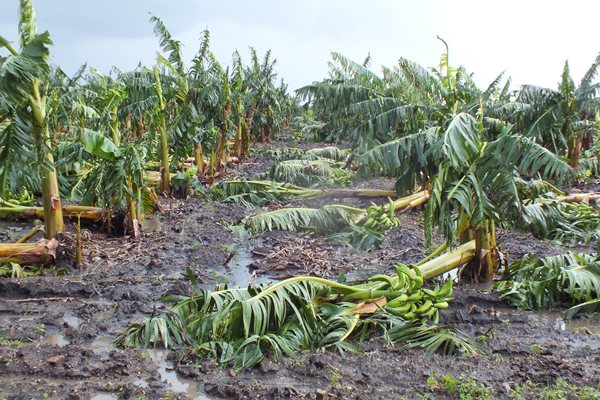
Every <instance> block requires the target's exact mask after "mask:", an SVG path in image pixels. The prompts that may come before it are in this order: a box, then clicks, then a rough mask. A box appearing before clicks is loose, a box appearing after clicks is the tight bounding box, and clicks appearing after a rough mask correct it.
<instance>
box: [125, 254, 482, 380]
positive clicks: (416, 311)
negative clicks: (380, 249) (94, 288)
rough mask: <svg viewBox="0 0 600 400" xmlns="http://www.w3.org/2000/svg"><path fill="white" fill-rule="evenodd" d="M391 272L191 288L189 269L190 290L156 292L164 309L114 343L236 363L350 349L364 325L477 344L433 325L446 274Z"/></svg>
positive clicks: (450, 344) (419, 339) (238, 366)
mask: <svg viewBox="0 0 600 400" xmlns="http://www.w3.org/2000/svg"><path fill="white" fill-rule="evenodd" d="M440 268H442V270H443V269H444V268H447V265H441V266H440ZM395 272H396V273H395V274H393V275H376V276H373V277H372V278H370V279H369V280H367V281H366V282H365V283H359V284H344V283H340V282H336V281H331V280H327V279H323V278H317V277H306V276H301V277H294V278H290V279H288V280H285V281H282V282H279V283H276V284H270V283H269V284H263V285H258V286H248V287H247V288H227V287H226V286H223V287H217V288H216V290H214V291H207V290H202V289H200V288H198V287H197V285H196V284H195V281H194V280H193V274H191V273H190V276H191V278H192V282H193V284H194V287H195V291H196V293H195V295H194V296H191V297H181V296H172V297H169V298H165V299H163V300H165V301H167V300H170V301H176V303H175V305H173V306H172V307H171V308H170V309H169V311H168V312H167V313H165V314H162V315H153V316H151V317H149V318H146V320H145V321H143V322H141V323H136V324H133V325H131V326H130V327H129V328H128V329H127V330H126V331H125V332H123V333H122V334H120V335H119V337H118V338H117V343H118V344H120V345H123V346H145V347H148V346H164V347H165V348H178V347H180V348H184V349H186V350H187V351H189V353H191V354H193V355H195V356H198V357H200V358H205V357H212V358H214V359H216V360H217V361H218V362H220V363H221V364H223V365H232V366H233V368H234V369H235V370H237V371H241V370H244V369H247V368H250V367H252V366H254V365H256V364H257V363H259V362H260V361H261V360H262V359H263V357H264V356H265V354H266V353H270V354H272V355H273V357H274V358H275V359H276V360H277V359H280V358H281V356H282V355H283V354H287V355H288V356H290V357H295V356H296V354H297V353H298V352H301V351H304V350H308V349H331V348H334V349H339V350H341V351H344V350H357V348H356V346H355V345H354V344H352V343H351V342H350V339H352V338H354V337H361V338H364V337H365V336H366V335H367V334H369V333H371V334H373V333H377V334H383V337H384V338H385V339H386V340H387V341H391V342H399V343H400V345H401V346H405V347H424V348H427V349H428V351H436V350H443V351H444V352H446V353H448V354H452V353H454V351H455V350H456V349H460V350H461V351H463V352H466V353H474V352H476V351H477V347H476V346H474V345H473V344H471V342H470V341H469V340H468V338H467V337H466V336H465V335H463V334H460V333H457V332H455V331H454V330H452V329H449V328H446V327H441V326H438V325H437V322H438V320H439V313H440V311H441V310H443V309H445V308H447V307H448V303H449V302H450V301H451V300H452V297H451V295H452V282H451V281H450V280H447V281H446V282H445V283H444V284H443V285H441V286H440V285H436V286H435V287H433V288H431V289H429V288H425V287H423V283H424V279H426V278H427V276H426V275H423V272H422V271H421V269H420V268H419V267H409V266H406V265H402V264H399V265H397V266H396V271H395ZM438 272H439V271H438Z"/></svg>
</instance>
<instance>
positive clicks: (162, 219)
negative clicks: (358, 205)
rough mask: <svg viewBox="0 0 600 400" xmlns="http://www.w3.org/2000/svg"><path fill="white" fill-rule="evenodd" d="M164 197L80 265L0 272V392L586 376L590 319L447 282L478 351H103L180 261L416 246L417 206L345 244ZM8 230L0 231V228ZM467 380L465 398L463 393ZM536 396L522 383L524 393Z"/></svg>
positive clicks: (594, 321)
mask: <svg viewBox="0 0 600 400" xmlns="http://www.w3.org/2000/svg"><path fill="white" fill-rule="evenodd" d="M271 162H272V158H271V157H268V156H267V157H255V158H253V159H251V160H249V161H247V162H245V163H244V164H242V165H239V166H237V167H235V168H233V169H232V172H231V174H233V175H238V176H239V175H243V176H249V175H250V173H249V172H248V171H252V172H253V173H254V172H262V171H264V170H265V169H266V168H268V166H269V165H270V163H271ZM373 184H375V183H373ZM377 184H380V185H381V184H382V182H380V181H379V182H377ZM165 205H166V211H165V212H164V213H162V214H156V215H154V216H152V217H151V218H150V219H148V220H147V221H146V222H145V223H144V231H143V234H142V237H141V238H140V239H139V240H132V239H130V238H114V237H107V236H106V235H103V234H99V233H96V232H94V233H91V234H90V238H89V239H88V241H87V242H86V246H85V253H84V255H85V265H84V266H83V267H81V268H79V269H74V268H72V267H69V274H68V275H66V276H53V275H51V274H48V275H47V276H41V277H34V278H26V279H0V399H33V398H35V399H45V398H50V399H63V398H66V399H95V400H101V399H143V398H148V399H161V398H176V399H206V398H208V399H259V398H260V399H280V398H290V399H316V398H319V399H398V398H410V399H412V398H432V399H444V398H457V396H458V395H456V394H454V395H450V394H448V393H449V391H448V390H447V387H445V386H444V385H443V384H441V383H440V382H441V380H440V379H441V378H440V377H442V376H446V377H454V378H457V379H458V378H460V381H461V382H466V383H468V384H470V385H471V386H473V385H475V389H477V387H478V386H476V385H477V384H479V385H485V390H483V389H481V388H479V389H480V390H483V391H482V392H481V393H489V394H490V395H491V396H492V397H491V398H515V395H514V391H515V390H516V389H518V388H521V387H523V386H524V385H529V386H527V387H530V388H531V387H534V386H535V385H538V384H539V385H540V386H541V387H543V386H547V385H552V384H554V383H555V382H556V381H557V379H562V380H565V381H566V382H567V383H568V384H570V385H573V387H578V386H591V387H595V388H597V387H598V383H599V379H600V378H599V375H598V371H599V370H600V336H599V335H600V323H599V319H598V317H595V318H591V319H578V320H575V321H573V322H570V323H565V322H563V321H562V319H561V317H562V314H561V312H560V310H557V311H550V312H541V313H540V312H523V311H518V310H515V309H512V308H510V307H508V306H507V305H506V304H505V303H503V302H501V301H499V300H498V299H497V297H496V296H495V295H494V294H488V293H486V292H485V290H484V288H481V287H469V286H467V285H460V286H458V287H457V289H456V291H455V295H456V297H457V300H456V301H454V302H452V304H451V306H450V308H449V309H448V310H447V312H445V313H444V317H443V322H444V323H448V324H452V325H454V326H456V327H457V328H458V329H461V330H463V331H464V332H467V333H468V334H470V335H471V337H472V338H474V339H475V340H476V341H478V342H480V343H481V344H482V345H483V346H484V347H485V348H486V349H487V350H486V351H485V352H484V353H483V354H482V355H478V356H454V357H447V356H442V355H427V354H426V353H424V352H423V351H420V350H411V351H399V350H398V349H397V348H394V347H393V346H387V345H385V344H384V343H383V341H382V340H380V339H379V338H373V339H372V340H370V341H368V342H367V343H364V351H363V352H361V353H359V354H345V355H343V356H342V355H340V354H337V353H330V352H317V353H307V354H302V355H300V356H299V357H298V359H296V360H293V359H289V358H287V359H284V360H283V362H281V363H279V364H278V363H274V362H273V361H272V360H268V359H267V360H265V361H264V362H263V363H262V364H261V365H260V366H258V367H256V368H254V369H253V370H251V371H249V372H245V373H241V374H235V373H233V372H232V371H231V370H229V369H227V368H222V367H220V366H218V365H217V364H216V363H214V362H212V361H204V362H198V363H196V362H193V361H191V362H190V360H182V359H181V358H180V357H179V356H180V355H179V354H177V353H176V352H165V351H161V350H137V349H118V348H115V347H114V346H113V344H112V339H113V338H114V336H115V335H116V334H117V333H118V332H120V331H122V330H123V329H124V328H125V327H126V326H127V325H128V324H130V323H132V322H135V321H139V320H140V319H141V318H143V317H144V316H147V315H150V314H152V313H153V312H159V311H160V310H161V309H163V308H164V307H165V305H164V304H163V303H161V302H160V300H159V299H160V297H161V296H163V295H166V294H189V293H190V290H191V287H190V284H189V282H188V278H187V276H186V270H187V268H191V270H192V271H193V272H194V274H195V275H196V276H197V278H198V280H199V281H200V282H201V283H202V284H203V285H204V286H205V287H211V286H213V285H214V284H217V283H229V284H238V285H245V284H247V282H248V281H249V280H253V281H254V280H265V279H282V278H286V277H288V276H293V275H298V274H314V275H318V276H327V277H336V276H338V275H339V274H340V273H342V272H344V273H347V274H348V276H361V275H365V274H366V275H368V274H371V273H373V272H380V271H390V269H391V268H392V266H393V265H394V263H396V262H404V263H411V262H416V261H418V260H420V259H422V258H423V257H424V256H425V254H426V253H425V249H424V248H423V224H422V219H421V217H420V214H419V212H418V211H416V212H413V213H410V214H407V215H403V216H402V217H401V221H402V224H401V226H400V227H399V228H396V229H394V230H392V231H389V232H388V234H387V236H386V239H385V241H384V243H383V245H382V247H381V249H380V250H371V251H368V252H358V251H355V250H353V249H351V248H349V247H346V246H339V245H334V244H331V243H328V242H327V241H325V240H324V239H322V238H315V237H308V236H302V235H298V234H292V233H281V232H274V233H269V234H267V235H264V236H262V237H261V238H258V239H251V238H246V237H240V236H239V235H238V234H234V233H232V232H231V231H229V230H228V227H229V226H230V225H231V224H235V223H236V222H238V221H239V220H240V219H241V218H242V217H243V216H244V215H246V214H247V213H248V212H249V211H248V210H246V209H245V208H243V207H241V206H237V205H228V204H222V203H210V202H206V201H204V200H202V199H200V198H190V199H188V200H186V201H183V202H182V201H175V200H174V201H172V202H171V203H170V204H168V202H167V204H165ZM15 229H17V232H18V229H19V228H14V227H4V228H2V230H3V232H4V233H3V234H5V235H7V236H10V235H12V236H15ZM20 229H23V226H22V225H21V226H20ZM16 236H18V235H16ZM499 238H500V240H501V242H502V244H503V246H504V249H510V253H509V254H510V256H511V258H516V257H519V256H521V255H522V254H525V253H527V252H534V253H537V254H539V255H544V256H545V255H550V254H556V253H559V252H562V251H564V248H561V247H558V246H555V245H553V244H551V243H548V242H545V241H540V240H536V239H535V238H533V237H531V236H530V235H527V234H523V233H517V232H501V234H500V235H499ZM528 382H529V383H528ZM466 383H465V385H466ZM534 384H535V385H534ZM475 389H472V393H471V394H472V397H471V398H477V397H476V396H475V397H473V393H475V394H476V390H475ZM477 393H479V392H477ZM481 393H480V394H481ZM573 393H574V392H573ZM536 396H537V395H536V394H535V391H533V392H528V393H526V395H525V397H524V398H536Z"/></svg>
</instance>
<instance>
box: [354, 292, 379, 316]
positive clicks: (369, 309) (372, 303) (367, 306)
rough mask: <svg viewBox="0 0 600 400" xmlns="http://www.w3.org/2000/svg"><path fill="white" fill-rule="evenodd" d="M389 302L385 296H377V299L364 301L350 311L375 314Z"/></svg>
mask: <svg viewBox="0 0 600 400" xmlns="http://www.w3.org/2000/svg"><path fill="white" fill-rule="evenodd" d="M386 304H387V299H386V298H385V296H381V297H378V298H376V299H375V300H369V301H363V302H362V303H359V304H358V305H357V306H356V307H354V308H353V309H352V310H351V311H350V312H351V313H352V314H375V313H376V312H377V311H379V310H381V308H383V307H384V306H385V305H386Z"/></svg>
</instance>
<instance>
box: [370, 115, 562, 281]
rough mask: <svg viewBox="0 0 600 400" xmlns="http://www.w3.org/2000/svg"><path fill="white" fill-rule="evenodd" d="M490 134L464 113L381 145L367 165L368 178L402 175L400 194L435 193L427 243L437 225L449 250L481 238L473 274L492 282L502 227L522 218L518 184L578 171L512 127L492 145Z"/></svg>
mask: <svg viewBox="0 0 600 400" xmlns="http://www.w3.org/2000/svg"><path fill="white" fill-rule="evenodd" d="M484 130H485V127H484V124H483V123H482V121H481V119H480V120H477V119H475V118H474V117H473V116H471V115H470V114H467V113H460V114H458V115H456V116H455V117H454V118H453V119H452V120H451V121H450V123H449V124H448V126H447V127H446V128H445V129H444V128H441V127H435V128H429V129H427V130H424V131H422V132H419V133H417V134H413V135H408V136H405V137H402V138H400V139H396V140H393V141H390V142H387V143H385V144H382V145H379V146H376V147H374V148H373V149H371V150H369V151H367V152H365V153H364V154H363V155H362V156H361V162H362V164H363V167H362V168H363V173H369V172H371V173H375V172H376V173H381V172H383V173H384V174H387V175H391V176H396V177H397V181H396V189H397V191H398V192H399V193H405V192H409V191H411V190H414V187H415V186H417V187H418V186H422V187H423V186H424V187H429V188H430V189H431V199H430V200H429V202H428V204H427V208H426V213H425V239H426V244H429V243H431V239H432V232H433V228H434V227H435V226H437V227H438V229H439V231H440V232H441V233H443V234H444V236H445V238H446V240H447V242H448V244H452V243H454V242H455V241H458V243H460V244H463V243H467V242H470V241H471V240H475V242H476V244H477V252H476V254H477V257H475V258H474V260H473V262H472V263H471V265H470V268H469V272H470V274H471V275H472V277H473V278H475V279H479V280H490V279H491V278H492V275H493V272H494V271H495V270H496V268H497V259H496V257H495V256H496V254H495V246H496V238H495V227H496V225H497V224H498V223H499V222H500V221H505V220H507V219H508V220H510V218H511V217H512V218H515V219H516V218H518V217H519V216H520V215H521V213H522V199H521V195H520V193H519V191H518V189H517V178H518V177H519V176H534V175H536V174H538V173H539V174H540V175H541V176H544V177H553V178H556V179H563V180H565V179H567V178H568V177H570V176H572V174H573V170H572V169H571V168H570V166H569V165H568V164H567V163H565V162H564V161H563V160H562V159H561V158H560V157H558V156H556V155H555V154H554V153H552V152H550V151H549V150H547V149H546V148H544V147H542V146H541V145H539V144H537V143H535V142H534V141H533V140H532V139H530V138H527V137H524V136H522V135H518V134H515V133H513V132H512V127H511V126H510V125H505V126H504V127H503V128H502V133H501V134H500V135H498V136H497V138H496V139H494V140H491V141H487V140H486V137H488V136H489V135H487V134H486V133H485V132H484Z"/></svg>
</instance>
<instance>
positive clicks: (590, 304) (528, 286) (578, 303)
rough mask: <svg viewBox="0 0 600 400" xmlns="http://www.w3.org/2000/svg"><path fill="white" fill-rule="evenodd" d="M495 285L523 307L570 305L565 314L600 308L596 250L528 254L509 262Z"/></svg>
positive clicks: (542, 307) (598, 263)
mask: <svg viewBox="0 0 600 400" xmlns="http://www.w3.org/2000/svg"><path fill="white" fill-rule="evenodd" d="M505 275H506V276H505V280H502V281H500V282H498V283H496V284H495V285H494V287H495V289H496V290H497V291H498V292H499V293H500V298H501V299H505V300H507V301H508V302H509V303H510V304H512V305H514V306H516V307H519V308H522V309H547V308H550V307H552V306H554V305H562V306H566V307H570V308H569V309H568V310H567V312H566V316H567V318H572V317H573V316H575V315H576V314H578V313H579V312H594V311H598V310H600V298H599V296H600V259H599V258H598V256H597V255H595V254H577V253H570V254H560V255H556V256H550V257H545V258H538V257H537V256H536V255H534V254H529V255H527V256H526V257H525V258H523V259H522V260H519V261H516V262H514V263H512V264H511V265H510V266H509V267H508V269H507V270H506V274H505Z"/></svg>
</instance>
